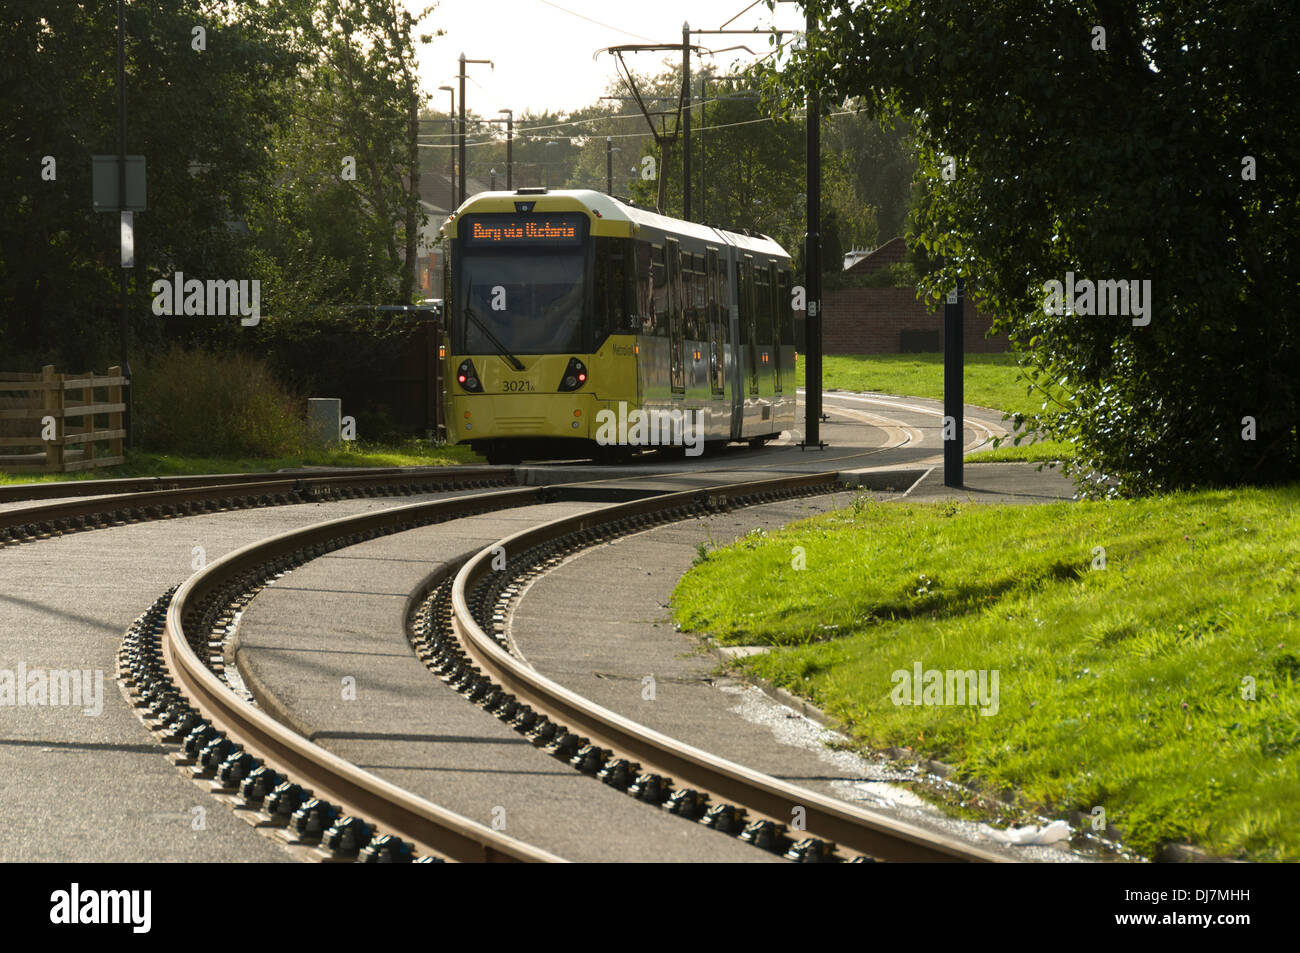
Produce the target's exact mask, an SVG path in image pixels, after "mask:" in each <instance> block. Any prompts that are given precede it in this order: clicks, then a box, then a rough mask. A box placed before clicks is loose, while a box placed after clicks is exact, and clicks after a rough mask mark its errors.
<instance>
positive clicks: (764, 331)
mask: <svg viewBox="0 0 1300 953" xmlns="http://www.w3.org/2000/svg"><path fill="white" fill-rule="evenodd" d="M754 294H755V296H756V297H757V299H758V300H757V302H756V305H757V306H756V307H755V308H754V312H755V314H754V323H755V325H756V327H755V330H754V341H755V343H756V344H771V343H772V286H771V283H770V282H769V280H768V272H767V269H766V268H759V269H758V274H756V275H755V276H754Z"/></svg>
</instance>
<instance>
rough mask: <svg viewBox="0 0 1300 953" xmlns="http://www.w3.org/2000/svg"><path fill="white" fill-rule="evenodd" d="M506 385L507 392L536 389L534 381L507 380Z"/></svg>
mask: <svg viewBox="0 0 1300 953" xmlns="http://www.w3.org/2000/svg"><path fill="white" fill-rule="evenodd" d="M504 387H505V390H506V392H507V393H508V392H510V391H517V390H535V389H536V388H534V387H533V382H532V381H505V382H504Z"/></svg>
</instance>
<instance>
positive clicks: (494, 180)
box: [491, 169, 497, 192]
mask: <svg viewBox="0 0 1300 953" xmlns="http://www.w3.org/2000/svg"><path fill="white" fill-rule="evenodd" d="M491 190H492V191H493V192H495V191H496V190H497V170H496V169H493V170H492V189H491Z"/></svg>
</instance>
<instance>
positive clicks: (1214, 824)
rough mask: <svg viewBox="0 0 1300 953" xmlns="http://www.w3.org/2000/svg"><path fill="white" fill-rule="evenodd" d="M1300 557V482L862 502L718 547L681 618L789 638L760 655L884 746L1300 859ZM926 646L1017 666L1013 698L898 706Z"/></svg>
mask: <svg viewBox="0 0 1300 953" xmlns="http://www.w3.org/2000/svg"><path fill="white" fill-rule="evenodd" d="M796 546H801V547H803V549H804V553H806V567H807V568H806V569H804V570H802V571H800V570H798V569H795V568H793V565H792V553H793V554H795V555H797V553H798V551H797V550H795V549H794V547H796ZM1097 547H1102V548H1103V549H1104V552H1102V551H1101V550H1098V549H1097ZM1102 557H1104V562H1102V561H1101V558H1102ZM1102 565H1104V567H1105V568H1104V569H1102V568H1100V567H1101V566H1102ZM1094 567H1097V568H1094ZM1297 567H1300V485H1297V486H1292V487H1288V488H1283V489H1276V490H1245V491H1237V492H1229V491H1212V492H1200V493H1195V494H1179V495H1174V496H1169V497H1165V498H1157V499H1147V500H1140V501H1122V502H1117V501H1105V502H1084V503H1068V504H1051V505H1044V506H1028V507H991V506H990V507H980V506H976V505H969V504H959V503H956V502H949V503H945V504H880V503H872V502H869V501H867V500H866V498H865V497H864V498H862V500H860V501H859V502H858V503H856V504H855V505H854V506H853V507H852V508H849V509H846V510H842V511H839V512H837V513H833V514H827V515H825V516H821V517H816V518H813V519H810V520H805V521H803V522H800V523H796V524H793V525H792V526H790V527H788V528H786V529H784V530H782V531H780V532H777V533H773V534H765V533H761V532H755V533H753V534H750V535H749V536H747V537H745V538H743V539H742V540H740V541H738V542H737V543H736V544H733V545H732V546H730V547H728V548H726V549H723V550H719V551H715V552H711V553H708V554H707V556H706V557H705V558H704V559H702V560H701V561H698V564H697V565H696V566H695V567H694V568H693V569H692V570H691V571H690V572H689V573H687V575H686V576H685V577H684V578H683V579H682V580H681V582H680V583H679V585H678V587H677V589H676V592H675V594H674V597H673V604H674V610H675V614H676V619H677V621H678V623H679V625H681V626H682V627H683V628H686V629H692V630H696V631H704V632H709V633H711V634H713V635H714V636H715V637H717V638H718V639H720V640H721V641H722V642H724V643H731V644H757V645H771V646H775V648H774V649H773V650H772V651H770V652H768V653H766V654H762V655H757V656H753V657H751V658H749V659H747V660H745V661H744V662H743V663H741V664H742V665H743V666H744V667H745V668H747V669H748V670H750V671H752V672H753V673H754V674H755V675H758V676H760V677H763V678H766V679H770V680H771V681H773V682H775V683H776V684H778V685H781V686H783V687H785V688H787V689H790V690H792V691H795V692H797V693H799V694H801V695H804V696H806V697H809V698H810V699H812V700H813V701H814V702H815V703H816V704H818V705H820V706H822V707H823V708H825V709H826V710H827V711H828V712H829V713H831V714H833V715H834V716H835V717H837V718H838V719H839V720H840V721H841V722H842V723H843V725H844V726H845V729H846V730H847V732H848V733H849V734H850V735H851V736H852V737H853V739H854V742H855V744H858V745H860V746H862V747H864V748H874V749H882V748H887V747H892V746H898V747H910V748H913V749H915V750H917V751H918V753H920V754H924V755H926V756H928V757H933V758H937V759H939V760H943V761H948V762H953V763H955V764H956V765H957V766H958V770H959V778H961V779H963V780H973V781H978V782H981V783H985V784H987V785H990V786H991V787H993V788H998V789H1000V788H1005V787H1014V788H1018V789H1019V790H1020V791H1021V792H1022V793H1023V794H1024V795H1025V796H1026V797H1027V798H1028V799H1029V800H1030V801H1031V802H1033V803H1037V804H1042V805H1046V806H1047V807H1048V808H1049V809H1051V810H1053V811H1057V812H1060V813H1062V814H1063V813H1065V812H1068V811H1071V810H1080V811H1083V812H1084V813H1089V812H1091V810H1092V809H1093V808H1094V807H1097V806H1100V807H1103V808H1105V811H1106V815H1107V819H1108V821H1109V823H1110V824H1111V825H1113V826H1114V827H1116V828H1118V829H1119V830H1121V831H1122V833H1123V837H1124V840H1125V843H1126V844H1127V845H1128V846H1129V847H1130V848H1132V849H1135V850H1138V851H1141V852H1143V853H1145V854H1147V855H1154V853H1155V852H1156V851H1157V849H1158V847H1159V846H1160V845H1162V844H1164V843H1166V842H1171V841H1191V842H1193V843H1197V844H1200V845H1201V846H1203V847H1205V848H1207V849H1209V850H1211V851H1213V852H1215V853H1217V854H1220V855H1224V856H1239V857H1247V858H1250V859H1254V860H1270V861H1284V860H1289V861H1295V860H1300V826H1298V825H1297V824H1296V818H1297V816H1300V684H1298V683H1300V580H1298V579H1297V576H1298V575H1300V571H1298V569H1297ZM917 663H921V665H922V667H923V669H924V670H932V669H937V670H941V671H945V670H957V671H980V670H984V671H986V672H989V673H992V672H995V671H996V672H998V673H999V682H998V702H997V706H996V707H997V710H996V713H995V714H994V713H990V714H988V715H982V714H980V709H979V708H978V707H971V706H968V705H935V704H922V705H915V704H895V703H894V701H893V698H891V695H893V694H894V692H895V689H896V688H897V687H898V686H899V684H900V681H899V679H898V678H896V676H895V673H897V672H908V673H911V672H913V671H914V666H915V665H916V664H917ZM989 678H990V681H991V675H990V676H989ZM1251 694H1253V696H1254V697H1253V698H1251V697H1247V696H1249V695H1251ZM992 707H993V706H991V705H990V706H985V708H986V709H991V708H992Z"/></svg>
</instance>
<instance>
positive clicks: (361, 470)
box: [0, 467, 482, 503]
mask: <svg viewBox="0 0 1300 953" xmlns="http://www.w3.org/2000/svg"><path fill="white" fill-rule="evenodd" d="M448 469H451V467H405V468H403V467H319V468H312V469H298V470H262V471H255V472H248V473H205V474H193V473H187V474H177V475H174V476H150V477H116V478H114V479H111V480H93V479H92V480H58V481H53V482H49V483H10V484H5V485H3V486H0V503H18V502H21V501H23V500H53V499H63V498H65V497H76V496H116V495H119V494H122V493H146V492H149V491H151V490H183V489H188V488H198V487H205V486H235V485H238V484H245V483H268V482H275V481H279V480H291V479H306V480H311V479H319V478H321V477H339V476H362V477H367V476H368V477H383V476H394V475H397V474H402V475H410V476H416V475H424V474H426V473H427V474H434V473H437V472H438V471H439V470H448ZM461 469H471V468H468V467H464V468H461ZM473 469H482V468H473Z"/></svg>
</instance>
